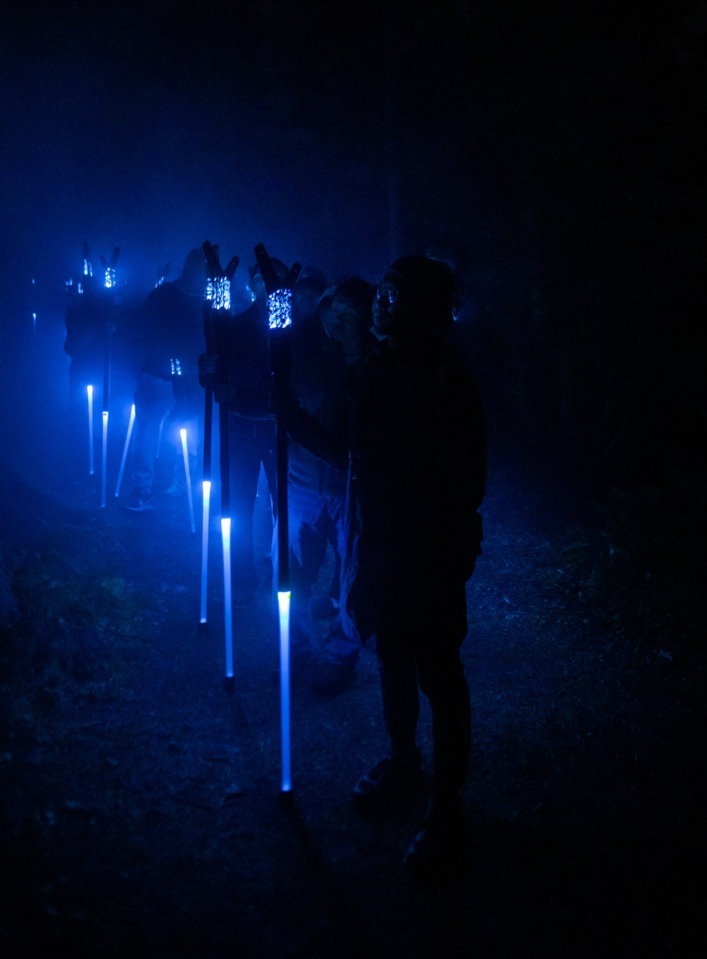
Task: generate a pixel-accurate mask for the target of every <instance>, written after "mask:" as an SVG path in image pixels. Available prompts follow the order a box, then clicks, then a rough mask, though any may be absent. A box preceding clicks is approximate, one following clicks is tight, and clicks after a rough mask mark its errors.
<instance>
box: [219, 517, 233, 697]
mask: <svg viewBox="0 0 707 959" xmlns="http://www.w3.org/2000/svg"><path fill="white" fill-rule="evenodd" d="M221 541H222V543H223V620H224V631H225V638H226V682H227V683H229V684H230V683H232V682H233V678H234V674H233V611H232V607H231V517H230V516H222V517H221Z"/></svg>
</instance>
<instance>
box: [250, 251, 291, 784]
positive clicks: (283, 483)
mask: <svg viewBox="0 0 707 959" xmlns="http://www.w3.org/2000/svg"><path fill="white" fill-rule="evenodd" d="M255 258H256V261H257V263H258V266H259V267H260V273H261V276H262V277H263V283H264V284H265V289H266V291H267V294H268V327H269V332H270V336H269V345H270V367H271V370H272V375H273V379H277V378H284V377H287V376H288V375H289V369H290V362H291V356H290V354H291V344H290V332H291V329H290V328H291V326H292V287H293V286H294V285H295V282H296V280H297V277H298V276H299V272H300V265H299V263H295V264H294V265H293V266H292V267H291V268H290V270H289V271H288V273H287V276H285V277H284V278H281V277H278V275H277V272H276V270H275V265H274V263H273V261H272V259H271V258H270V256H269V255H268V252H267V250H266V249H265V246H264V245H263V244H262V243H259V244H258V245H257V246H256V247H255ZM275 427H276V436H275V439H276V454H277V558H278V562H277V606H278V619H279V627H280V750H281V766H282V772H281V784H280V789H281V791H282V792H283V793H289V792H290V791H291V790H292V764H291V724H290V598H291V593H290V537H289V529H288V527H289V523H288V509H287V505H288V504H287V454H288V450H287V430H286V428H285V424H284V422H283V421H282V417H280V416H278V417H276V420H275Z"/></svg>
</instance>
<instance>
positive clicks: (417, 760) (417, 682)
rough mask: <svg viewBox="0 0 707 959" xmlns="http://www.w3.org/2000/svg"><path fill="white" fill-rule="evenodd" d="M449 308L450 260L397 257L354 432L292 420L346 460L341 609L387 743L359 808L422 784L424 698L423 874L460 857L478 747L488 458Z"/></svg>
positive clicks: (362, 381)
mask: <svg viewBox="0 0 707 959" xmlns="http://www.w3.org/2000/svg"><path fill="white" fill-rule="evenodd" d="M453 307H454V276H453V273H452V271H451V270H450V269H449V268H448V267H447V266H446V264H444V263H442V262H441V261H437V260H433V259H431V258H429V257H426V256H406V257H403V258H401V259H398V260H396V261H395V262H394V263H392V264H391V265H390V267H389V268H388V269H387V270H386V271H385V273H384V275H383V277H382V279H381V282H380V284H379V285H378V287H377V290H376V292H375V298H374V303H373V333H374V334H375V336H376V338H377V340H378V343H377V345H376V346H375V347H374V348H373V349H371V350H370V351H369V352H368V353H367V355H366V356H365V358H364V359H363V361H362V363H361V364H360V366H359V368H358V370H357V373H356V377H355V380H354V381H353V383H352V390H351V400H350V408H349V416H348V428H347V429H346V430H345V431H342V432H341V433H340V434H339V436H338V437H337V436H334V435H330V436H329V437H328V438H327V437H324V436H323V435H322V434H321V433H319V434H317V432H316V431H315V430H313V431H310V433H309V434H308V433H307V430H306V429H304V428H303V424H302V417H301V411H300V412H299V413H298V412H296V411H291V414H290V418H289V423H290V426H291V429H292V431H293V432H294V433H295V438H297V434H299V441H300V442H302V443H307V442H309V443H310V448H312V450H313V452H317V451H318V452H319V455H324V456H327V457H328V458H329V459H330V461H331V462H332V463H333V464H337V463H338V464H339V465H340V466H342V465H346V466H347V492H346V517H345V538H346V546H345V549H344V555H343V558H342V575H341V597H340V603H341V607H342V614H344V615H345V616H347V617H349V618H350V620H351V621H352V623H353V624H354V627H355V629H356V631H357V633H358V635H359V636H360V637H361V640H362V642H364V643H372V644H374V647H375V652H376V656H377V659H378V664H379V670H380V683H381V693H382V705H383V719H384V722H385V727H386V731H387V734H388V738H389V741H390V752H389V754H388V755H387V756H386V757H385V758H384V759H383V760H382V761H380V762H379V763H377V764H376V765H375V766H373V768H372V769H371V770H370V771H369V772H367V773H366V774H365V775H364V776H363V777H362V778H361V779H360V780H359V781H358V783H357V784H356V786H355V788H354V800H355V802H356V804H357V806H358V807H359V809H360V810H361V811H362V812H364V813H366V814H370V815H372V814H378V813H387V812H390V811H392V810H393V809H395V808H396V807H399V806H407V805H408V803H409V801H410V799H411V798H412V797H416V796H417V795H418V794H419V793H420V791H421V790H422V788H423V786H424V782H425V777H424V774H423V771H422V756H421V752H420V749H419V748H418V745H417V739H416V727H417V721H418V713H419V693H420V691H421V692H422V693H423V694H424V695H425V696H426V697H427V698H428V700H429V703H430V707H431V713H432V727H433V741H434V756H433V778H432V795H431V801H430V806H429V810H428V814H427V816H426V819H425V821H424V823H423V824H422V827H421V828H420V829H419V831H418V832H417V833H416V834H415V836H414V838H413V840H412V842H411V844H410V847H409V849H408V851H407V854H406V857H405V862H406V864H407V865H408V866H409V867H410V868H411V869H413V870H417V871H419V872H425V871H434V870H436V869H437V868H438V867H443V866H446V865H448V864H451V863H452V862H455V863H456V862H458V859H457V857H458V856H459V855H460V854H461V853H462V852H463V851H464V848H465V841H464V840H465V814H464V807H463V801H462V791H463V788H464V785H465V782H466V777H467V771H468V770H467V766H468V760H469V755H470V749H471V709H470V701H469V691H468V685H467V681H466V677H465V674H464V668H463V664H462V661H461V658H460V649H461V645H462V642H463V640H464V638H465V636H466V632H467V619H466V582H467V580H468V579H469V578H470V576H471V575H472V573H473V571H474V567H475V564H476V559H477V556H478V555H479V554H480V552H481V539H482V526H481V515H480V513H479V508H480V506H481V504H482V501H483V498H484V493H485V485H486V452H485V438H484V425H483V412H482V406H481V401H480V397H479V394H478V390H477V388H476V385H475V383H474V380H473V378H472V377H471V375H470V373H469V372H468V369H467V367H466V365H465V364H464V362H463V361H462V359H461V357H460V356H459V355H458V354H457V353H456V352H455V350H454V349H453V348H452V347H451V346H450V344H449V342H448V333H449V331H450V329H451V326H452V322H453ZM290 402H291V400H290Z"/></svg>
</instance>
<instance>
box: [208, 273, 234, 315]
mask: <svg viewBox="0 0 707 959" xmlns="http://www.w3.org/2000/svg"><path fill="white" fill-rule="evenodd" d="M206 299H207V300H208V301H209V302H210V303H211V306H212V307H213V309H214V310H230V309H231V281H230V280H229V279H228V278H227V277H225V276H210V277H209V278H208V279H207V281H206Z"/></svg>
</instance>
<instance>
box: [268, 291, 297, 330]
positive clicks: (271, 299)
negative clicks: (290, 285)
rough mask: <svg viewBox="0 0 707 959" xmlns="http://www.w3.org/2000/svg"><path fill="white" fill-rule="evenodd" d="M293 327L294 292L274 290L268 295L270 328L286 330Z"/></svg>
mask: <svg viewBox="0 0 707 959" xmlns="http://www.w3.org/2000/svg"><path fill="white" fill-rule="evenodd" d="M291 325H292V290H274V291H273V292H272V293H268V326H269V327H270V329H271V330H284V329H285V328H286V327H288V326H291Z"/></svg>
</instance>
